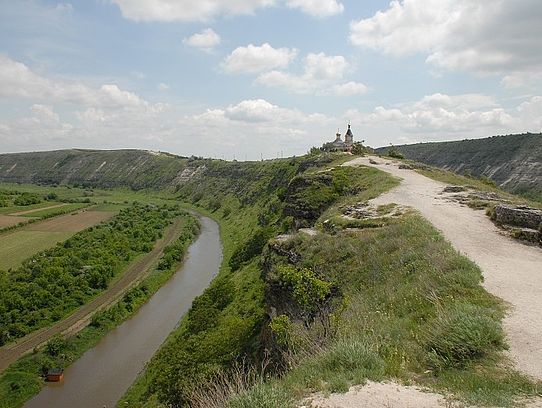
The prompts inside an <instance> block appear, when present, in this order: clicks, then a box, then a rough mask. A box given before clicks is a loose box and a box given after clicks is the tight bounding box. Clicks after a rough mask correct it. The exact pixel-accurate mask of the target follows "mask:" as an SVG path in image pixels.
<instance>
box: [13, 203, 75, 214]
mask: <svg viewBox="0 0 542 408" xmlns="http://www.w3.org/2000/svg"><path fill="white" fill-rule="evenodd" d="M65 205H67V204H66V203H62V204H55V205H50V206H49V207H41V208H33V209H32V210H24V211H19V212H15V213H11V214H9V215H15V216H17V215H25V214H32V213H33V212H38V211H43V210H50V209H52V208H58V207H64V206H65Z"/></svg>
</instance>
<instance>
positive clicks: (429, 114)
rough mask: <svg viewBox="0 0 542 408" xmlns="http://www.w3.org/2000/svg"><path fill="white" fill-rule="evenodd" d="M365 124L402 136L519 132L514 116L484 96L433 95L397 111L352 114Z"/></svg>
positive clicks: (393, 109)
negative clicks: (391, 129)
mask: <svg viewBox="0 0 542 408" xmlns="http://www.w3.org/2000/svg"><path fill="white" fill-rule="evenodd" d="M351 114H352V115H354V116H357V118H358V119H359V120H361V121H362V122H363V123H365V124H370V125H379V124H383V123H393V124H394V125H396V126H398V127H399V128H400V129H401V131H403V132H406V133H425V134H428V135H431V136H434V135H435V134H440V135H451V134H456V133H462V134H472V132H479V133H481V132H483V133H482V134H491V132H492V130H493V131H494V132H497V133H498V132H499V131H503V130H512V129H515V128H516V127H518V130H519V128H520V127H521V126H520V123H519V120H518V115H517V112H508V111H506V110H505V109H504V108H502V107H501V106H499V105H498V104H497V103H496V102H495V100H494V99H493V98H491V97H488V96H486V95H480V94H465V95H455V96H450V95H445V94H433V95H428V96H425V97H423V98H422V99H421V100H419V101H416V102H412V103H407V104H404V105H401V106H397V107H391V108H385V107H383V106H378V107H376V108H375V109H374V111H373V112H372V113H370V114H361V115H360V114H358V115H356V114H355V113H352V112H351Z"/></svg>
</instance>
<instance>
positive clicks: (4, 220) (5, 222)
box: [0, 214, 28, 228]
mask: <svg viewBox="0 0 542 408" xmlns="http://www.w3.org/2000/svg"><path fill="white" fill-rule="evenodd" d="M25 221H28V218H25V217H15V216H12V215H3V214H0V228H6V227H11V226H13V225H17V224H18V223H20V222H25Z"/></svg>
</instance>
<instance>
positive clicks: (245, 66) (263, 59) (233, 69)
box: [221, 43, 297, 74]
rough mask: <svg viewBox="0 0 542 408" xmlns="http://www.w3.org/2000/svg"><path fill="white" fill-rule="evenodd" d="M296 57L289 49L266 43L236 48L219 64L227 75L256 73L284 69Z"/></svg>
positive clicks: (295, 51)
mask: <svg viewBox="0 0 542 408" xmlns="http://www.w3.org/2000/svg"><path fill="white" fill-rule="evenodd" d="M296 56H297V50H295V49H291V48H273V47H272V46H271V45H269V44H268V43H264V44H262V45H261V46H256V45H253V44H249V45H248V46H246V47H238V48H236V49H235V50H233V52H232V53H231V54H230V55H228V56H227V57H226V58H225V59H224V61H223V62H222V64H221V67H222V69H223V70H224V71H225V72H227V73H229V74H239V73H250V74H254V73H258V72H263V71H268V70H271V69H274V68H286V67H287V66H288V65H289V64H290V62H291V61H293V60H294V59H295V58H296Z"/></svg>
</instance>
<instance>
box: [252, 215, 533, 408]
mask: <svg viewBox="0 0 542 408" xmlns="http://www.w3.org/2000/svg"><path fill="white" fill-rule="evenodd" d="M283 245H284V247H285V248H288V249H289V250H290V251H294V252H295V253H297V254H299V256H300V258H301V262H300V263H298V264H297V265H296V266H297V267H302V268H308V269H312V270H315V271H318V272H319V277H320V279H322V280H324V281H327V282H330V283H332V284H333V285H334V286H335V288H336V293H337V295H336V296H338V299H337V302H335V305H336V306H335V307H334V308H332V309H330V310H328V311H327V312H326V313H329V320H326V319H323V320H319V318H316V319H315V320H314V322H315V323H312V324H309V325H308V326H309V327H310V329H308V330H307V329H306V328H305V327H306V325H307V321H305V320H303V319H302V318H301V319H300V318H299V316H298V315H296V314H295V313H294V314H293V315H292V316H293V317H292V319H293V320H292V322H293V323H294V326H293V328H292V329H291V333H290V336H289V338H290V346H289V349H290V350H291V353H293V354H292V355H291V356H290V357H289V359H288V361H289V364H290V365H291V366H292V367H293V369H292V370H290V371H288V372H287V373H286V374H285V375H284V376H283V377H282V378H281V379H280V380H273V381H271V383H270V384H273V387H279V388H281V389H282V390H283V391H284V392H285V393H287V394H289V395H294V396H297V397H298V398H301V397H303V396H305V395H307V393H310V392H317V391H323V392H345V391H346V390H348V388H349V387H350V386H352V385H355V384H362V383H363V382H364V381H365V380H367V379H371V380H375V381H379V380H382V379H398V380H399V381H404V382H407V383H411V382H416V383H419V384H421V385H424V386H428V387H430V388H433V389H436V390H437V391H440V392H443V393H445V394H453V395H454V396H455V398H458V399H460V400H462V401H464V402H466V403H468V404H480V405H490V406H494V405H499V406H511V405H512V404H514V403H515V402H517V401H518V400H521V399H522V398H524V397H529V396H534V395H537V393H539V392H540V391H539V388H538V387H539V386H537V384H535V383H533V382H531V381H530V380H529V379H528V378H526V377H524V376H522V375H520V374H518V373H517V372H515V371H514V370H513V369H512V368H511V367H510V366H508V365H507V364H506V362H505V360H504V359H503V357H502V354H501V353H502V350H503V349H504V348H505V347H506V346H505V344H504V340H503V338H504V335H503V331H502V326H501V319H502V317H503V315H504V307H503V305H502V304H501V303H500V302H499V301H498V300H497V299H496V298H495V297H493V296H492V295H490V294H488V293H487V292H486V291H485V290H484V289H483V288H482V286H481V284H480V283H481V280H482V275H481V272H480V269H479V268H478V267H477V266H476V265H475V264H474V263H473V262H471V261H470V260H468V259H467V258H465V257H463V256H462V255H460V254H459V253H457V252H456V251H455V250H453V249H452V247H451V246H450V244H449V243H448V242H446V241H445V240H444V239H443V238H442V236H441V235H440V234H439V232H438V231H437V230H436V229H435V228H433V227H432V226H431V225H430V224H429V223H428V222H427V221H425V220H424V219H423V218H421V217H419V216H417V215H415V214H406V215H404V216H403V217H402V219H401V220H400V221H398V222H394V223H392V224H389V225H386V226H384V227H382V228H376V229H374V228H370V229H365V230H363V231H361V232H359V233H355V234H353V233H343V234H341V233H340V232H338V235H336V236H330V235H327V234H319V235H317V236H315V237H309V236H307V235H305V234H298V235H296V236H295V237H293V238H292V239H291V240H290V241H288V242H286V243H284V244H283ZM285 263H286V264H288V263H289V260H288V259H287V258H285V257H284V256H277V254H276V253H274V252H273V251H271V252H270V254H269V256H268V257H267V258H266V259H265V261H264V265H271V266H268V268H271V269H270V270H271V271H272V270H274V269H275V268H277V267H278V265H283V264H285ZM268 273H270V274H271V275H269V277H270V278H271V279H274V278H272V277H273V276H274V275H273V273H271V272H268ZM276 296H277V298H279V299H283V301H284V299H288V296H287V291H286V292H285V293H281V294H276ZM293 299H295V298H293ZM275 306H276V307H278V308H279V309H278V311H277V313H281V310H287V311H290V312H291V311H295V310H296V307H299V306H296V303H295V302H293V301H290V303H287V304H286V305H284V304H283V305H281V307H279V306H277V305H275ZM281 308H282V309H281ZM296 316H297V317H296ZM321 321H323V322H326V321H327V322H328V325H329V327H328V328H327V331H325V332H324V331H323V327H324V326H323V323H320V322H321ZM323 333H327V335H324V334H323ZM282 336H283V334H282ZM283 337H284V336H283ZM249 393H250V392H249Z"/></svg>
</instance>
